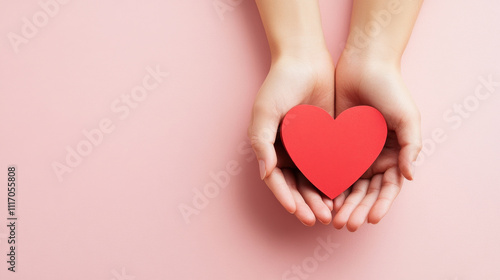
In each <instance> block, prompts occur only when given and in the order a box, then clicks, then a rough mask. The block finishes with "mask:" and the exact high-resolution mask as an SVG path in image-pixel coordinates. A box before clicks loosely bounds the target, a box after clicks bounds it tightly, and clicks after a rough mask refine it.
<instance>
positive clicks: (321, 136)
mask: <svg viewBox="0 0 500 280" xmlns="http://www.w3.org/2000/svg"><path fill="white" fill-rule="evenodd" d="M386 138H387V125H386V122H385V119H384V117H383V116H382V114H381V113H380V112H379V111H378V110H377V109H375V108H373V107H370V106H356V107H352V108H349V109H347V110H345V111H344V112H342V113H341V114H340V115H339V116H338V117H337V118H336V119H333V118H332V116H330V114H328V112H326V111H325V110H323V109H321V108H319V107H316V106H312V105H298V106H295V107H293V108H292V109H291V110H290V111H289V112H288V113H287V114H286V115H285V117H284V118H283V123H282V125H281V140H282V142H283V145H284V146H285V149H286V151H287V153H288V154H289V156H290V158H291V159H292V161H293V162H294V163H295V165H296V166H297V168H298V169H299V170H300V171H301V172H302V174H304V176H305V177H306V178H307V179H308V180H309V181H310V182H311V183H312V184H313V185H314V186H315V187H316V188H318V189H319V190H320V191H321V192H323V193H324V194H325V195H327V196H328V197H329V198H331V199H333V198H335V197H337V196H338V195H339V194H341V193H342V192H343V191H345V190H346V189H348V188H349V187H350V186H351V185H352V184H353V183H354V182H356V180H358V179H359V178H360V177H361V176H362V175H363V173H365V172H366V170H367V169H368V168H369V167H370V166H371V165H372V163H373V162H374V161H375V159H377V157H378V155H379V154H380V152H381V151H382V148H383V147H384V144H385V141H386Z"/></svg>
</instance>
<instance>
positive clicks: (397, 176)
mask: <svg viewBox="0 0 500 280" xmlns="http://www.w3.org/2000/svg"><path fill="white" fill-rule="evenodd" d="M403 180H404V179H403V175H402V174H401V172H400V171H399V169H398V167H397V166H394V167H391V168H389V169H388V170H387V171H386V172H385V173H384V176H383V178H382V186H381V187H380V193H379V195H378V198H377V201H376V202H375V204H374V205H373V207H372V209H371V210H370V213H369V214H368V222H369V223H371V224H376V223H378V222H380V220H381V219H382V218H383V217H384V216H385V214H387V212H388V211H389V208H391V205H392V203H393V202H394V200H395V199H396V197H397V196H398V194H399V192H400V191H401V187H402V186H403Z"/></svg>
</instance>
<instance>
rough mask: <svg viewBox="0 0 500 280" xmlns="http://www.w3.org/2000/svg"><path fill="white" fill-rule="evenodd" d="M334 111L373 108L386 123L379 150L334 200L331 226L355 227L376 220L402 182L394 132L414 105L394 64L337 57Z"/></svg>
mask: <svg viewBox="0 0 500 280" xmlns="http://www.w3.org/2000/svg"><path fill="white" fill-rule="evenodd" d="M335 94H336V114H337V115H338V114H340V113H341V112H342V111H344V110H346V109H348V108H350V107H353V106H357V105H370V106H373V107H375V108H377V109H378V110H379V111H380V112H381V113H382V114H383V115H384V117H385V119H386V121H387V126H388V137H387V141H386V143H385V145H384V148H383V149H382V152H381V154H380V155H379V157H378V158H377V159H376V160H375V162H374V163H373V164H372V166H371V167H370V168H369V169H368V170H367V171H366V172H365V174H363V176H362V177H361V178H360V179H359V180H358V181H357V182H356V183H355V184H353V186H351V188H349V189H348V190H347V191H346V192H344V193H343V194H341V195H340V196H339V197H337V198H336V199H335V200H334V208H335V210H336V211H337V215H336V216H335V218H334V226H335V227H337V228H341V227H343V225H347V227H348V229H349V230H352V231H354V230H356V229H357V228H358V227H359V226H360V225H361V224H362V223H363V222H365V221H368V222H371V223H377V222H378V221H380V219H381V218H382V217H383V216H384V215H385V214H386V213H387V211H388V209H389V208H390V206H391V204H392V202H393V201H394V199H395V197H396V196H397V195H398V193H399V191H400V188H401V186H402V183H403V178H404V177H403V174H402V172H401V171H400V168H399V158H400V157H401V145H400V143H401V136H400V135H399V137H398V134H397V133H396V132H397V130H398V126H400V125H401V124H402V123H403V121H404V118H405V114H406V113H407V112H413V111H415V110H416V107H415V105H414V103H413V101H412V100H411V97H410V95H409V92H408V90H407V89H406V87H405V85H404V83H403V82H402V79H401V76H400V75H399V72H398V71H396V69H394V68H392V69H391V68H389V69H380V68H377V67H373V66H370V67H365V68H363V67H359V65H356V64H354V63H349V64H348V63H346V61H345V60H342V59H341V60H340V61H339V65H338V67H337V70H336V92H335Z"/></svg>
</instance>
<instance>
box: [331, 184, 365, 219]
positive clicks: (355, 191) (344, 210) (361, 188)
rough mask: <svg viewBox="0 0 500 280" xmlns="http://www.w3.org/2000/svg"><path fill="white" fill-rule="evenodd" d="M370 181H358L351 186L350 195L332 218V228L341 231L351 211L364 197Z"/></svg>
mask: <svg viewBox="0 0 500 280" xmlns="http://www.w3.org/2000/svg"><path fill="white" fill-rule="evenodd" d="M369 182H370V180H367V179H360V180H358V181H357V182H356V183H354V185H353V186H352V190H351V193H350V194H349V196H348V197H347V198H346V199H345V201H344V204H343V205H342V207H341V208H340V210H339V211H338V212H337V214H336V215H335V217H334V218H333V226H334V227H335V228H337V229H341V228H342V227H343V226H344V225H345V224H346V223H347V221H348V220H349V217H350V216H351V213H352V211H354V209H355V208H356V206H358V204H359V203H360V202H361V200H363V198H364V197H365V195H366V190H367V189H368V184H369Z"/></svg>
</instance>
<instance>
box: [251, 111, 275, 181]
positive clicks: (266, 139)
mask: <svg viewBox="0 0 500 280" xmlns="http://www.w3.org/2000/svg"><path fill="white" fill-rule="evenodd" d="M279 122H280V115H279V113H278V112H277V111H276V110H275V109H273V108H269V105H267V104H263V105H261V104H257V103H256V104H254V107H253V111H252V121H251V123H250V126H249V128H248V137H249V138H250V142H251V144H252V148H253V150H254V152H255V155H256V157H257V160H258V162H259V171H260V178H261V179H264V178H266V177H267V176H268V175H269V174H271V172H272V171H273V169H274V168H275V167H276V164H277V162H278V160H277V156H276V150H275V149H274V141H275V140H276V133H277V130H278V126H279Z"/></svg>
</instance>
